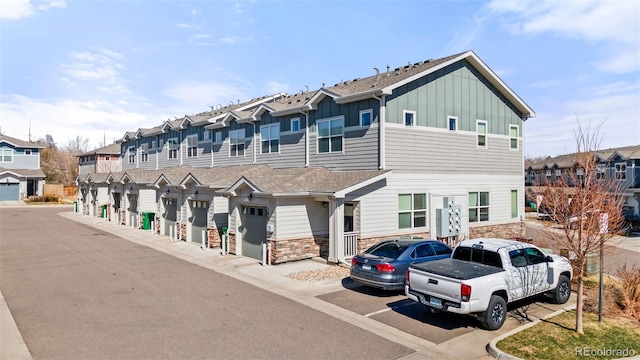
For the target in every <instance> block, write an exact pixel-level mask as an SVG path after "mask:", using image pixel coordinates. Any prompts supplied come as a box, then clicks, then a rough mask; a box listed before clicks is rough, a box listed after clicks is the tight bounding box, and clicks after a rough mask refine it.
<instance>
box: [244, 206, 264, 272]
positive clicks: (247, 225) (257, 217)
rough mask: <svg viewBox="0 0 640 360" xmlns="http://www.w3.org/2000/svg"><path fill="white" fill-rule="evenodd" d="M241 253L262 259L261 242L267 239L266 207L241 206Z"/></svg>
mask: <svg viewBox="0 0 640 360" xmlns="http://www.w3.org/2000/svg"><path fill="white" fill-rule="evenodd" d="M241 232H242V255H243V256H247V257H250V258H254V259H258V260H260V259H262V243H263V242H265V241H267V209H266V208H262V207H255V206H242V228H241Z"/></svg>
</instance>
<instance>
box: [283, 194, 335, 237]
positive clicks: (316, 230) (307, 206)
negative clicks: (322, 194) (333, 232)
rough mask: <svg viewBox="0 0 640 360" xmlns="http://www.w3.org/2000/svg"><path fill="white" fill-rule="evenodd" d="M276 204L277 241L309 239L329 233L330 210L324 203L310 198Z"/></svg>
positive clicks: (288, 200) (284, 200)
mask: <svg viewBox="0 0 640 360" xmlns="http://www.w3.org/2000/svg"><path fill="white" fill-rule="evenodd" d="M276 202H277V207H276V208H275V221H276V226H275V229H276V232H277V233H276V234H274V236H275V239H276V240H286V239H300V238H308V237H312V236H313V235H323V234H328V233H329V209H328V208H325V207H324V206H322V202H320V201H314V200H313V199H311V198H308V197H307V198H293V199H277V200H276ZM272 237H273V236H272Z"/></svg>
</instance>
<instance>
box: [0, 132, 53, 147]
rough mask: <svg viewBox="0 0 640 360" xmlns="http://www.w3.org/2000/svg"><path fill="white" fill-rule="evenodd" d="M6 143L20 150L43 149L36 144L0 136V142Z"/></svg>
mask: <svg viewBox="0 0 640 360" xmlns="http://www.w3.org/2000/svg"><path fill="white" fill-rule="evenodd" d="M3 141H4V142H7V143H9V144H12V145H15V146H17V147H21V148H31V149H44V148H45V147H44V146H42V145H40V144H37V143H35V142H28V141H23V140H20V139H16V138H13V137H11V136H7V135H2V134H0V142H3Z"/></svg>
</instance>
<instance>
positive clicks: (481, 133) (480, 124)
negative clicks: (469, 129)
mask: <svg viewBox="0 0 640 360" xmlns="http://www.w3.org/2000/svg"><path fill="white" fill-rule="evenodd" d="M476 132H477V133H478V135H477V136H478V147H487V122H486V121H482V120H477V121H476Z"/></svg>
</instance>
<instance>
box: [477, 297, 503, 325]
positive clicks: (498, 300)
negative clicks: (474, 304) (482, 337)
mask: <svg viewBox="0 0 640 360" xmlns="http://www.w3.org/2000/svg"><path fill="white" fill-rule="evenodd" d="M506 319H507V302H506V301H505V300H504V298H502V297H501V296H498V295H492V296H491V300H490V301H489V307H487V310H486V311H485V312H484V313H482V316H481V317H480V322H482V325H483V326H484V328H485V329H487V330H498V329H500V328H501V327H502V324H504V321H505V320H506Z"/></svg>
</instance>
